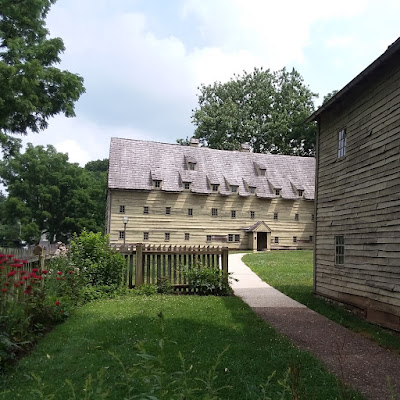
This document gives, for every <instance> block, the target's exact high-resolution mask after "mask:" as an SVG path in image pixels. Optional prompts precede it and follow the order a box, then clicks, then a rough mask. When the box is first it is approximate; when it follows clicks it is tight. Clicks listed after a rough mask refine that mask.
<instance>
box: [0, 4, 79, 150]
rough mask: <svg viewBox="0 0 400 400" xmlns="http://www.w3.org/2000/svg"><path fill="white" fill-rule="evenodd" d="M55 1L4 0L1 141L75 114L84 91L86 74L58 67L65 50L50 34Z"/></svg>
mask: <svg viewBox="0 0 400 400" xmlns="http://www.w3.org/2000/svg"><path fill="white" fill-rule="evenodd" d="M55 1H56V0H18V1H15V0H0V5H1V7H0V88H1V90H0V144H1V145H7V143H8V142H9V138H8V135H9V134H10V133H17V134H27V133H28V131H29V130H30V131H32V132H39V131H40V130H43V129H45V128H46V127H47V124H48V122H47V121H48V119H49V118H50V117H52V116H54V115H56V114H59V113H63V114H65V116H67V117H72V116H74V115H75V113H74V103H75V102H76V101H77V100H78V99H79V97H80V96H81V94H82V93H84V91H85V89H84V87H83V78H81V77H80V76H78V75H76V74H73V73H70V72H68V71H61V70H60V69H58V68H55V67H54V64H57V63H59V62H60V53H62V52H63V51H64V50H65V48H64V44H63V41H62V40H61V39H60V38H48V34H49V32H48V30H47V29H46V27H45V18H46V16H47V13H48V12H49V9H50V6H51V5H52V4H54V3H55Z"/></svg>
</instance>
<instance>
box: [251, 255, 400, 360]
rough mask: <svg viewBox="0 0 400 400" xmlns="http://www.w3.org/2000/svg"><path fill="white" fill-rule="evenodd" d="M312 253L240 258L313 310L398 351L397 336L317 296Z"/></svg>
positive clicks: (288, 294)
mask: <svg viewBox="0 0 400 400" xmlns="http://www.w3.org/2000/svg"><path fill="white" fill-rule="evenodd" d="M312 257H313V253H312V251H311V250H296V251H290V250H287V251H284V250H280V251H271V252H268V253H258V254H246V255H245V256H244V257H243V261H244V262H245V263H246V264H247V265H248V266H249V267H250V268H251V269H252V270H253V271H254V272H255V273H256V274H258V276H259V277H260V278H261V279H262V280H263V281H265V282H267V283H268V284H270V285H271V286H273V287H275V288H276V289H278V290H279V291H281V292H282V293H285V294H286V295H287V296H289V297H291V298H292V299H294V300H297V301H298V302H300V303H302V304H305V305H306V306H307V307H309V308H311V309H312V310H314V311H316V312H318V313H320V314H322V315H325V316H326V317H327V318H329V319H331V320H332V321H335V322H337V323H339V324H341V325H343V326H345V327H347V328H349V329H351V330H353V331H355V332H361V333H362V334H363V335H365V336H366V337H368V338H370V339H372V340H374V341H376V342H377V343H379V344H380V345H381V346H383V347H386V348H388V349H392V350H395V351H397V352H399V353H400V336H399V335H398V334H396V333H394V332H391V331H389V330H385V329H382V328H380V327H378V326H376V325H373V324H370V323H368V322H366V321H364V320H363V319H362V318H360V317H357V316H355V315H353V314H351V313H350V312H349V311H347V310H345V309H343V308H341V307H338V306H336V305H333V304H329V303H327V302H326V301H324V300H322V299H319V298H316V297H315V296H314V295H313V293H312V291H313V265H312Z"/></svg>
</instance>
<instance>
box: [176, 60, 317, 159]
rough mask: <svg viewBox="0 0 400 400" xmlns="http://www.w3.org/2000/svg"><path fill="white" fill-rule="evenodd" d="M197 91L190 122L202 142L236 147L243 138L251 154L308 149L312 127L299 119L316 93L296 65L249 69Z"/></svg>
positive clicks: (307, 112) (308, 152)
mask: <svg viewBox="0 0 400 400" xmlns="http://www.w3.org/2000/svg"><path fill="white" fill-rule="evenodd" d="M199 90H200V94H199V95H198V101H199V106H198V108H196V109H195V110H194V111H193V114H192V121H193V123H194V124H195V125H196V131H195V136H194V137H195V138H198V139H200V141H201V143H202V144H203V145H206V146H209V147H211V148H216V149H223V150H239V149H240V145H241V144H242V143H249V144H250V147H251V149H252V150H253V151H254V152H256V153H267V152H270V153H273V154H294V155H313V154H314V151H315V132H316V127H315V124H314V123H310V124H305V123H304V120H305V119H306V118H307V117H308V116H309V115H310V114H311V113H312V112H313V110H314V103H313V99H314V98H315V97H316V96H317V95H316V94H314V93H312V92H311V91H310V89H309V88H308V87H307V86H306V85H305V84H304V82H303V78H302V77H301V75H300V74H299V73H298V72H297V71H296V70H294V69H293V70H292V71H291V72H288V71H286V69H285V68H283V69H282V70H280V71H276V72H271V71H270V70H265V71H264V70H263V69H262V68H261V69H257V68H255V69H254V71H253V72H251V73H247V72H245V71H244V72H243V75H234V78H232V79H231V80H230V81H228V82H226V83H221V82H215V83H214V84H213V85H201V86H200V88H199ZM186 142H187V140H186V141H185V140H184V139H181V140H180V143H182V144H186Z"/></svg>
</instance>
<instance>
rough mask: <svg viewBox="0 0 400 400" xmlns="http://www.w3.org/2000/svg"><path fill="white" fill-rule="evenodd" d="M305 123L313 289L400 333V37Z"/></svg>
mask: <svg viewBox="0 0 400 400" xmlns="http://www.w3.org/2000/svg"><path fill="white" fill-rule="evenodd" d="M309 120H310V121H311V120H316V121H317V122H318V138H317V165H316V168H317V173H316V211H315V257H314V272H315V292H316V293H317V294H319V295H322V296H325V297H327V298H330V299H333V300H335V301H338V302H341V303H344V304H348V305H351V306H352V307H355V308H357V309H359V310H360V312H361V313H362V314H364V315H365V317H366V318H367V319H368V320H370V321H373V322H376V323H379V324H382V325H384V326H387V327H390V328H393V329H397V330H400V39H398V40H397V41H396V42H395V43H393V44H392V45H391V46H390V47H389V48H388V49H387V51H386V52H385V53H384V54H383V55H382V56H381V57H379V58H378V59H377V60H376V61H374V62H373V63H372V64H371V65H370V66H368V67H367V68H366V69H365V70H364V71H363V72H361V74H359V75H358V76H357V77H356V78H354V79H353V80H352V81H351V82H350V83H349V84H348V85H347V86H345V87H344V88H343V89H342V90H341V91H340V92H338V93H337V94H336V95H335V96H334V97H333V98H332V99H330V101H328V102H327V103H326V104H324V105H323V106H322V107H321V108H320V109H318V110H317V111H316V112H315V113H314V114H313V115H312V116H311V117H310V118H309Z"/></svg>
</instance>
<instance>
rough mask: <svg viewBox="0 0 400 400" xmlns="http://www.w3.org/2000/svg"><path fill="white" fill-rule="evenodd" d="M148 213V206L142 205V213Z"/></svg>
mask: <svg viewBox="0 0 400 400" xmlns="http://www.w3.org/2000/svg"><path fill="white" fill-rule="evenodd" d="M148 213H149V207H148V206H144V207H143V214H148Z"/></svg>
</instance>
